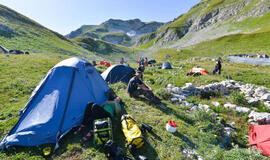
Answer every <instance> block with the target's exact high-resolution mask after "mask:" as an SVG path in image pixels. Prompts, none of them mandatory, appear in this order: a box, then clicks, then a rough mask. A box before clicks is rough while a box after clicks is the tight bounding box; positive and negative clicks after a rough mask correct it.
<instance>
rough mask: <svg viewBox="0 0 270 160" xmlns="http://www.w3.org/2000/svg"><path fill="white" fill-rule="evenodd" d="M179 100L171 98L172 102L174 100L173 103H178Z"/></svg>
mask: <svg viewBox="0 0 270 160" xmlns="http://www.w3.org/2000/svg"><path fill="white" fill-rule="evenodd" d="M178 101H179V99H178V98H171V102H173V103H176V102H178Z"/></svg>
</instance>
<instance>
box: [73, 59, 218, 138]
mask: <svg viewBox="0 0 270 160" xmlns="http://www.w3.org/2000/svg"><path fill="white" fill-rule="evenodd" d="M138 62H139V66H138V68H137V70H136V73H135V75H134V77H132V78H131V79H130V80H129V83H128V87H127V93H128V95H129V96H130V97H132V98H135V99H137V98H138V97H139V96H141V95H143V96H144V97H145V98H146V99H147V100H148V101H149V102H150V104H154V105H162V104H161V99H159V98H158V97H156V96H155V95H154V93H153V89H152V88H151V87H150V86H149V85H147V84H146V83H144V81H143V73H144V70H145V67H146V66H147V63H148V60H147V57H145V58H141V57H140V58H139V61H138ZM221 62H222V59H221V58H220V57H219V58H218V60H217V63H216V65H215V68H214V69H213V74H216V73H218V74H221ZM120 63H121V64H124V63H125V61H124V58H121V59H120ZM120 102H121V99H120V98H119V97H116V95H115V96H108V101H106V102H105V103H103V104H102V105H101V106H99V105H98V104H94V103H88V104H87V106H86V109H85V112H84V118H83V122H82V124H81V126H80V127H79V128H78V130H77V131H75V132H74V134H78V133H80V132H81V131H82V130H83V129H85V128H89V132H88V133H87V134H86V135H85V136H84V137H83V140H84V141H87V140H89V139H90V137H91V136H92V135H93V125H92V124H93V121H94V120H95V119H101V118H106V117H111V118H112V117H114V116H115V115H118V114H119V113H120V112H121V110H122V107H121V105H120Z"/></svg>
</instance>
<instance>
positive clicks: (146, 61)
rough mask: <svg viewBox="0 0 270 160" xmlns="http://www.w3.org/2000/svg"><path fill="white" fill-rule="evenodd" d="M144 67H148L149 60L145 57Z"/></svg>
mask: <svg viewBox="0 0 270 160" xmlns="http://www.w3.org/2000/svg"><path fill="white" fill-rule="evenodd" d="M144 66H145V67H147V66H148V59H147V57H145V60H144Z"/></svg>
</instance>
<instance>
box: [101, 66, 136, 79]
mask: <svg viewBox="0 0 270 160" xmlns="http://www.w3.org/2000/svg"><path fill="white" fill-rule="evenodd" d="M134 74H135V70H134V69H133V68H131V67H129V66H127V65H122V64H118V65H113V66H111V67H109V68H108V69H107V70H106V71H104V72H103V73H102V74H101V76H102V77H103V79H104V80H105V81H106V82H108V83H111V84H114V83H117V82H120V81H122V82H123V83H126V84H128V82H129V80H130V79H131V78H132V77H133V76H134Z"/></svg>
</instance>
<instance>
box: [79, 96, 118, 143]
mask: <svg viewBox="0 0 270 160" xmlns="http://www.w3.org/2000/svg"><path fill="white" fill-rule="evenodd" d="M120 101H121V99H120V98H119V97H116V98H115V99H114V100H113V101H106V102H105V103H103V104H102V105H101V106H99V105H98V104H94V103H88V104H87V106H86V108H85V111H84V116H83V122H82V124H81V126H80V127H79V129H78V130H77V131H75V132H74V134H79V133H80V132H81V131H82V130H83V129H85V128H90V131H89V132H88V133H87V134H86V135H85V136H84V137H83V141H87V140H89V139H90V138H91V136H92V135H93V132H94V131H93V121H94V120H96V119H101V118H107V117H111V118H112V117H114V116H115V115H118V114H119V113H120V112H121V110H122V109H121V105H120Z"/></svg>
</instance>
